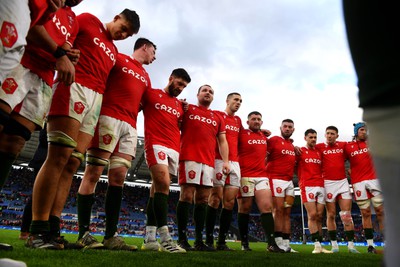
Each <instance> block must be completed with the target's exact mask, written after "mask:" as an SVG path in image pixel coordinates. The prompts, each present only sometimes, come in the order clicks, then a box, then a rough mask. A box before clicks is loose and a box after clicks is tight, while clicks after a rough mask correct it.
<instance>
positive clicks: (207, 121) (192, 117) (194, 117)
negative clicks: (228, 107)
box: [189, 114, 217, 126]
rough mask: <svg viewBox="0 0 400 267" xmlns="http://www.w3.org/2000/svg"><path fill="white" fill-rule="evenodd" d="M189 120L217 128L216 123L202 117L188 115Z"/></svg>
mask: <svg viewBox="0 0 400 267" xmlns="http://www.w3.org/2000/svg"><path fill="white" fill-rule="evenodd" d="M189 119H190V120H197V121H201V122H205V123H207V124H212V125H214V126H217V122H216V121H215V120H212V119H209V118H206V117H203V116H199V115H193V114H190V115H189Z"/></svg>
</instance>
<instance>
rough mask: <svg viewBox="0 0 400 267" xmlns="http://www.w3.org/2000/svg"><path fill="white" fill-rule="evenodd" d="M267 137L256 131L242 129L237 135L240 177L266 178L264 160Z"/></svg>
mask: <svg viewBox="0 0 400 267" xmlns="http://www.w3.org/2000/svg"><path fill="white" fill-rule="evenodd" d="M266 156H267V137H265V135H264V134H263V133H262V132H260V131H258V132H253V131H251V130H249V129H243V130H242V131H240V134H239V165H240V172H241V175H242V177H267V172H266V170H265V158H266Z"/></svg>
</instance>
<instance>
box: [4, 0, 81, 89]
mask: <svg viewBox="0 0 400 267" xmlns="http://www.w3.org/2000/svg"><path fill="white" fill-rule="evenodd" d="M80 1H81V0H78V1H65V0H63V1H62V0H47V1H45V0H14V1H1V2H0V86H1V85H2V83H3V81H4V79H5V78H6V77H7V76H8V75H9V74H10V72H11V71H12V70H13V69H14V68H15V67H17V66H18V64H19V63H20V60H21V57H22V56H23V54H24V49H25V45H26V44H27V41H26V36H27V34H28V31H29V29H30V28H31V27H33V26H35V25H42V24H44V23H46V22H47V21H48V20H49V19H51V17H52V14H53V13H54V12H56V11H57V10H58V9H59V8H60V7H62V6H64V3H65V2H69V3H73V2H75V4H77V3H79V2H80ZM75 4H74V5H75ZM49 51H50V52H51V54H53V53H54V52H55V48H54V50H49ZM65 62H67V61H65ZM71 69H72V70H73V67H72V64H70V66H69V70H71Z"/></svg>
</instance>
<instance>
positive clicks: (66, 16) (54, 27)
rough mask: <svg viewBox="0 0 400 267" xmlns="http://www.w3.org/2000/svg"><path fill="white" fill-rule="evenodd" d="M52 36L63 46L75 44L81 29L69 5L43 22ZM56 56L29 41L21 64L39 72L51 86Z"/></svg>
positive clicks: (34, 71)
mask: <svg viewBox="0 0 400 267" xmlns="http://www.w3.org/2000/svg"><path fill="white" fill-rule="evenodd" d="M43 26H44V28H45V29H46V30H47V32H48V34H49V35H50V37H51V38H52V39H53V40H54V41H55V42H56V43H57V45H59V46H62V45H63V44H64V43H66V42H68V43H70V44H73V43H74V41H75V38H76V35H77V33H78V30H79V25H78V21H77V20H76V17H75V13H74V12H73V11H72V9H71V8H70V7H68V6H65V7H63V8H60V9H58V10H57V12H56V13H54V17H53V18H52V19H51V20H49V21H47V22H46V23H45V24H43ZM55 63H56V58H54V56H53V55H52V54H51V53H49V52H48V51H47V50H44V49H43V48H42V47H41V46H39V45H37V44H34V43H32V42H28V44H27V45H26V47H25V53H24V55H23V57H22V59H21V64H22V65H23V66H24V67H25V68H28V69H30V70H31V71H32V72H33V73H35V74H37V75H38V76H39V77H40V78H41V79H42V80H44V81H45V82H46V83H47V84H48V85H49V86H52V85H53V79H54V73H55V70H54V68H55Z"/></svg>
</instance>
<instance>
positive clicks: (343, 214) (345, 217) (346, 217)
mask: <svg viewBox="0 0 400 267" xmlns="http://www.w3.org/2000/svg"><path fill="white" fill-rule="evenodd" d="M339 215H340V219H341V220H342V222H343V224H344V225H352V224H353V217H351V212H350V211H348V210H346V211H340V212H339Z"/></svg>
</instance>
